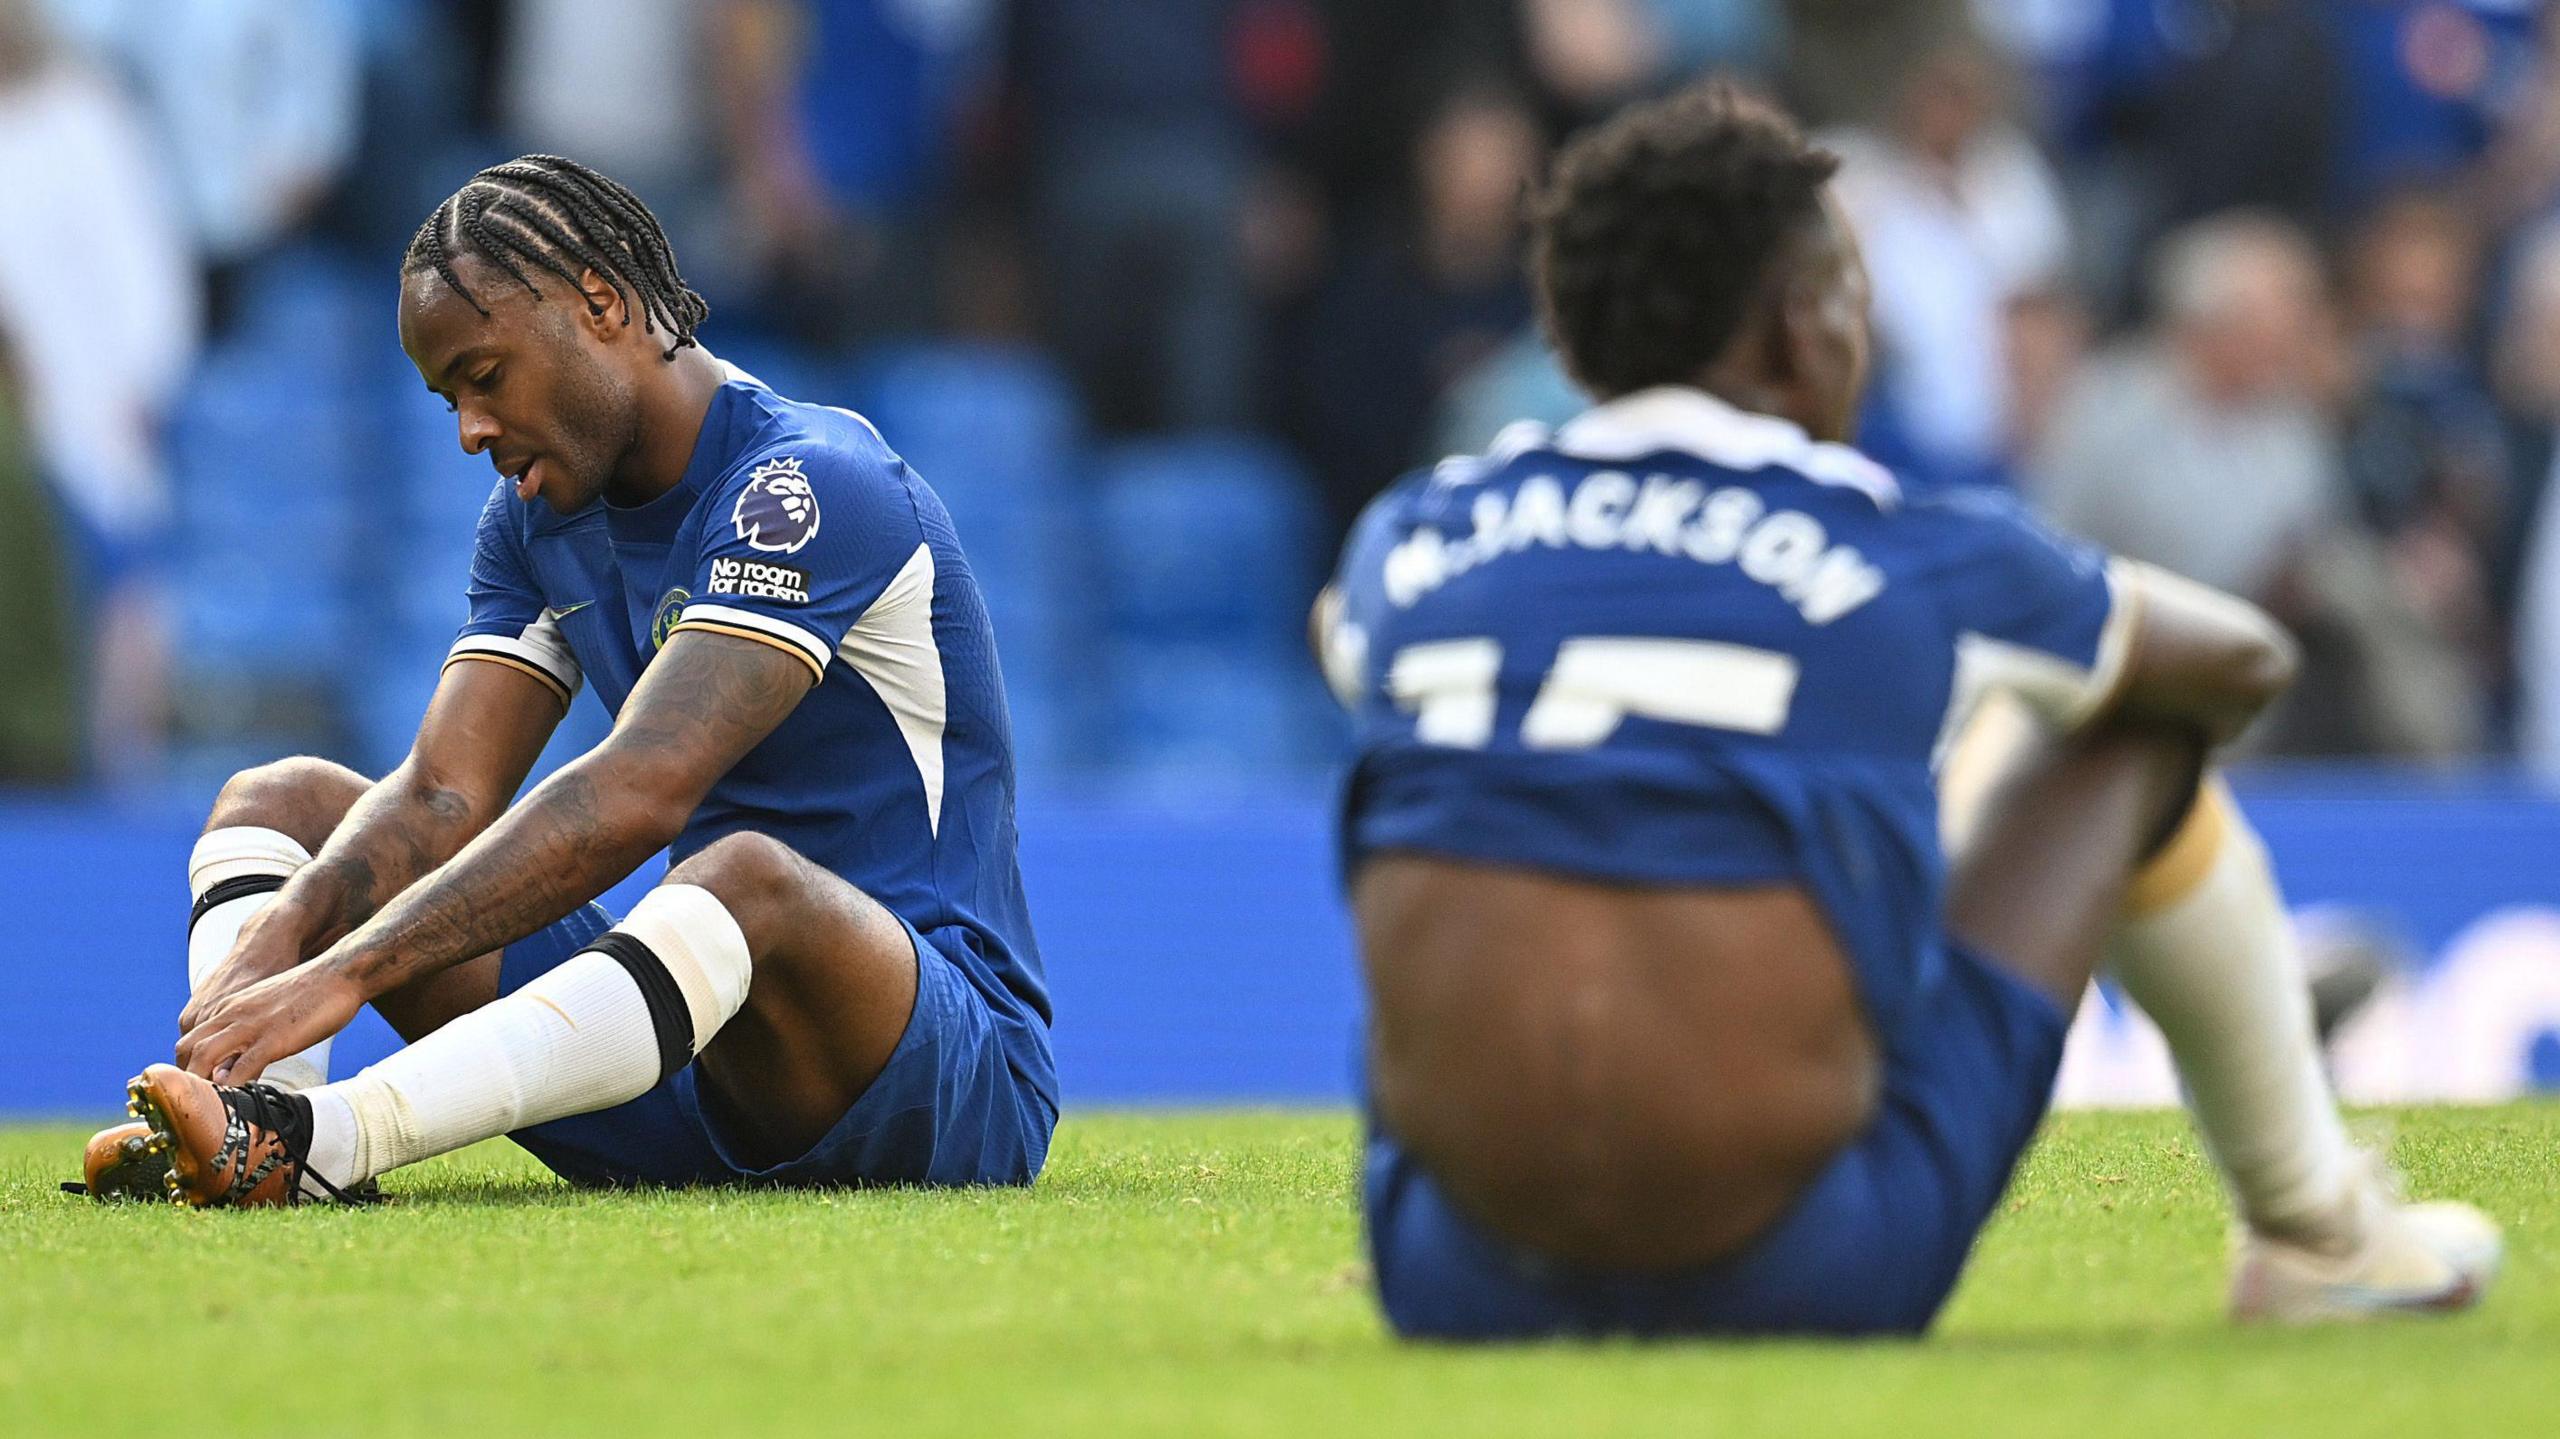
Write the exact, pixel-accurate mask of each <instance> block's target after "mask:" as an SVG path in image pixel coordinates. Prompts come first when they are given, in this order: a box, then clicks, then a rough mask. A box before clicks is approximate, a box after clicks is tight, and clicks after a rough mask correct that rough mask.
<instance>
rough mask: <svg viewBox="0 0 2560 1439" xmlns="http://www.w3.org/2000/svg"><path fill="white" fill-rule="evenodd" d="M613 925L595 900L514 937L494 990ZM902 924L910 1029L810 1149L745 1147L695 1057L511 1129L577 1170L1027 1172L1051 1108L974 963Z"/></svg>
mask: <svg viewBox="0 0 2560 1439" xmlns="http://www.w3.org/2000/svg"><path fill="white" fill-rule="evenodd" d="M900 923H901V924H905V921H904V920H901V921H900ZM612 927H613V917H612V916H611V915H609V914H607V913H606V912H605V911H604V910H603V908H601V907H600V906H597V905H593V904H590V905H587V906H585V907H584V908H582V909H580V910H579V911H577V912H576V913H574V914H572V915H570V916H569V917H568V918H566V919H563V920H561V921H560V922H559V923H557V924H554V925H552V926H551V927H549V928H548V929H545V930H543V931H541V932H540V933H537V934H535V935H533V936H531V937H529V938H527V939H523V940H520V941H518V942H516V943H515V944H511V945H509V946H507V949H506V952H505V954H504V955H503V956H502V958H501V961H500V963H499V966H498V992H499V994H501V995H508V994H513V993H515V992H516V991H517V990H519V989H522V988H523V987H524V986H525V985H526V984H528V983H530V982H531V981H532V979H533V978H534V976H536V975H539V974H542V973H544V972H545V971H547V970H550V969H551V968H553V967H554V966H556V965H558V964H560V963H561V962H563V961H564V960H566V959H568V958H569V957H570V956H571V955H573V954H576V953H577V952H578V951H580V950H582V949H585V948H586V947H587V946H588V945H591V944H593V943H594V942H595V941H596V939H597V937H599V936H600V935H602V934H603V933H604V932H605V931H606V930H608V929H611V928H612ZM906 930H907V937H908V939H909V940H911V941H912V942H913V943H914V945H915V950H916V1004H915V1012H914V1013H913V1014H912V1015H911V1016H910V1017H909V1018H908V1020H907V1029H906V1033H905V1034H904V1035H902V1036H901V1037H900V1038H899V1040H898V1046H897V1048H896V1049H895V1050H893V1051H891V1052H890V1055H889V1062H888V1064H887V1066H886V1067H884V1068H883V1069H882V1070H881V1071H880V1076H879V1078H877V1079H874V1080H872V1081H871V1087H870V1088H869V1089H866V1090H864V1091H863V1092H862V1097H861V1098H860V1099H858V1100H856V1101H855V1102H854V1104H853V1107H852V1108H850V1109H848V1110H846V1111H845V1113H844V1117H843V1118H842V1119H839V1120H837V1121H836V1123H835V1127H834V1128H832V1129H830V1130H828V1131H827V1133H826V1135H825V1136H824V1137H823V1138H821V1139H820V1140H819V1141H818V1142H817V1143H816V1144H814V1145H812V1146H811V1147H810V1148H809V1150H808V1152H807V1153H805V1154H802V1155H799V1156H798V1157H796V1158H793V1159H791V1160H788V1161H786V1162H784V1163H782V1164H777V1165H766V1166H757V1165H753V1164H749V1163H746V1162H744V1161H742V1160H740V1159H739V1158H738V1155H739V1154H740V1152H741V1151H742V1148H743V1147H744V1146H743V1145H742V1143H741V1142H740V1140H739V1139H738V1138H737V1137H735V1136H732V1135H731V1134H729V1133H727V1132H725V1130H724V1127H723V1125H722V1123H721V1121H720V1119H719V1116H718V1113H717V1106H714V1107H712V1108H708V1109H707V1108H705V1106H704V1105H703V1103H702V1097H701V1094H700V1092H699V1090H698V1089H697V1087H696V1086H697V1076H698V1073H699V1070H698V1067H697V1066H694V1065H687V1066H685V1067H684V1068H683V1069H681V1070H678V1071H677V1072H676V1073H675V1074H674V1075H673V1076H671V1077H669V1078H667V1079H665V1080H662V1081H660V1082H659V1084H658V1086H657V1087H656V1088H655V1089H652V1090H650V1091H649V1092H648V1093H646V1094H644V1095H641V1096H640V1097H639V1098H638V1099H634V1100H632V1101H630V1102H629V1103H626V1104H618V1105H615V1106H614V1107H613V1108H611V1109H600V1110H597V1111H595V1112H594V1113H591V1114H579V1115H572V1116H571V1117H569V1118H567V1119H556V1120H553V1121H551V1122H550V1123H548V1124H537V1125H535V1126H533V1127H532V1128H530V1129H525V1130H521V1131H518V1132H517V1133H515V1134H513V1135H510V1136H508V1137H509V1138H511V1139H513V1140H515V1142H516V1143H518V1144H521V1145H523V1146H524V1147H525V1149H526V1150H528V1151H529V1152H531V1153H532V1155H533V1157H534V1158H536V1159H539V1160H541V1161H542V1162H543V1163H544V1164H545V1165H547V1166H549V1167H550V1169H551V1170H552V1172H553V1173H555V1174H558V1175H559V1176H560V1177H562V1178H564V1179H567V1180H569V1181H570V1182H571V1183H573V1184H589V1185H638V1184H660V1185H692V1184H773V1185H856V1184H933V1185H958V1184H1028V1183H1030V1182H1031V1181H1032V1180H1033V1179H1034V1178H1036V1177H1038V1175H1039V1173H1040V1166H1041V1164H1042V1162H1043V1161H1044V1160H1045V1159H1046V1158H1047V1157H1048V1152H1049V1136H1050V1133H1051V1131H1052V1130H1054V1129H1055V1128H1056V1127H1057V1122H1058V1113H1057V1108H1056V1106H1055V1105H1053V1104H1052V1103H1050V1101H1049V1100H1048V1098H1047V1097H1046V1095H1044V1094H1043V1093H1042V1092H1041V1089H1040V1087H1039V1086H1038V1085H1036V1084H1034V1083H1032V1082H1030V1081H1029V1080H1027V1079H1026V1078H1024V1077H1023V1076H1022V1075H1021V1074H1020V1073H1018V1072H1017V1070H1016V1068H1015V1065H1014V1062H1013V1057H1012V1053H1011V1051H1010V1049H1009V1048H1008V1042H1007V1038H1006V1033H1005V1027H1004V1026H1003V1025H1002V1024H1001V1023H1000V1022H999V1021H998V1019H997V1017H996V1014H995V1012H994V1010H993V1009H991V1008H990V1007H989V1005H988V1003H987V999H986V997H985V996H984V995H983V994H981V993H980V992H979V991H978V989H977V987H976V986H975V985H973V984H971V983H970V981H969V977H968V975H967V973H966V972H964V971H963V970H962V969H961V968H960V966H959V965H958V964H957V963H955V962H953V961H952V960H951V959H949V958H947V957H945V956H944V955H943V953H942V951H941V950H940V949H938V948H936V947H935V945H934V943H933V942H932V941H931V940H929V939H927V938H926V937H925V936H924V935H922V934H919V933H918V932H917V931H916V928H915V926H913V925H907V926H906ZM1041 1058H1045V1056H1041Z"/></svg>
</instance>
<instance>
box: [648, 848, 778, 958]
mask: <svg viewBox="0 0 2560 1439" xmlns="http://www.w3.org/2000/svg"><path fill="white" fill-rule="evenodd" d="M807 865H808V861H806V860H804V859H802V858H801V857H800V855H799V854H798V852H796V851H795V850H793V849H792V848H791V846H789V845H787V844H784V843H783V842H782V841H780V840H778V839H775V838H773V837H772V836H770V835H762V834H754V833H750V832H740V833H737V834H731V835H724V836H722V837H721V838H719V839H716V840H713V841H712V842H711V843H709V844H707V845H705V846H703V847H702V849H701V850H699V851H697V852H696V853H694V854H692V855H690V856H688V857H687V858H686V859H685V860H684V862H683V863H681V864H679V865H677V866H676V867H675V868H673V869H671V870H669V871H668V872H667V880H666V882H667V883H669V884H690V885H698V886H700V887H701V888H703V889H707V890H709V891H710V892H711V894H712V896H713V897H714V898H716V899H718V900H719V901H720V903H721V905H722V907H724V908H726V909H727V910H728V911H729V913H730V914H731V915H733V916H735V917H736V919H737V921H738V927H739V928H740V929H743V930H745V931H746V932H747V934H749V935H750V936H755V935H770V934H774V933H776V932H778V931H779V930H781V929H783V928H787V924H786V923H785V921H786V916H787V913H788V911H789V910H790V909H791V907H792V906H794V905H796V904H798V903H799V902H801V900H802V898H803V896H804V895H805V894H806V893H807V886H806V885H805V883H804V882H803V879H804V871H805V870H806V868H807Z"/></svg>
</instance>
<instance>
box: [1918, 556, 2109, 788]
mask: <svg viewBox="0 0 2560 1439" xmlns="http://www.w3.org/2000/svg"><path fill="white" fill-rule="evenodd" d="M2106 583H2107V618H2106V623H2105V624H2104V625H2103V626H2101V627H2100V629H2099V631H2098V651H2097V653H2096V654H2095V655H2093V656H2091V657H2090V662H2089V664H2088V665H2087V666H2086V667H2083V666H2080V665H2076V664H2073V663H2072V662H2071V661H2069V660H2066V659H2063V658H2062V657H2061V656H2059V655H2052V654H2047V653H2045V652H2044V651H2043V650H2040V649H2036V648H2034V647H2033V646H2030V645H2021V644H2012V643H2010V642H2009V641H2007V640H2000V639H1994V638H1992V637H1991V636H1989V635H1985V634H1977V633H1974V632H1973V631H1970V630H1968V631H1966V632H1965V633H1963V634H1960V635H1958V636H1956V666H1955V683H1954V685H1953V686H1952V687H1951V690H1950V692H1949V694H1948V697H1947V714H1946V719H1945V721H1944V722H1943V723H1942V724H1941V726H1940V727H1939V730H1938V742H1937V745H1936V748H1935V749H1934V751H1933V752H1932V753H1931V755H1930V760H1929V763H1930V767H1931V768H1932V769H1935V768H1937V767H1938V766H1939V765H1940V764H1941V763H1943V762H1944V761H1945V759H1946V757H1947V753H1948V751H1949V750H1950V749H1951V748H1952V747H1953V746H1954V744H1955V742H1956V739H1957V737H1958V736H1959V735H1961V734H1962V733H1963V732H1964V728H1965V726H1966V725H1967V724H1969V723H1971V722H1972V719H1973V715H1974V711H1975V710H1976V709H1977V708H1979V707H1980V705H1981V703H1982V701H1983V699H1984V698H1985V697H1986V696H1989V695H1992V694H2002V693H2005V694H2009V695H2014V696H2015V697H2017V699H2018V700H2019V701H2020V702H2021V703H2023V704H2025V705H2026V706H2027V708H2028V709H2030V710H2032V711H2034V712H2035V714H2036V716H2037V717H2038V718H2040V719H2042V720H2043V721H2044V722H2045V723H2046V724H2049V725H2051V726H2053V727H2054V728H2056V729H2059V730H2061V731H2062V732H2063V733H2065V734H2069V733H2071V732H2072V731H2075V730H2077V729H2079V728H2080V727H2081V726H2083V725H2085V724H2087V723H2089V722H2090V721H2091V720H2093V719H2096V718H2097V717H2098V715H2099V713H2100V712H2101V711H2103V710H2104V709H2105V708H2106V707H2107V705H2108V703H2109V702H2110V701H2111V700H2113V699H2114V698H2115V693H2116V689H2117V687H2118V686H2119V685H2121V684H2122V683H2123V681H2124V671H2125V665H2126V663H2127V662H2128V661H2129V660H2130V659H2131V657H2132V654H2133V639H2134V633H2135V631H2136V629H2137V628H2138V627H2139V626H2140V623H2141V614H2142V599H2141V588H2140V585H2139V583H2138V581H2137V580H2136V578H2135V568H2134V566H2133V565H2132V564H2131V562H2129V561H2126V560H2121V559H2111V560H2109V561H2108V562H2107V575H2106Z"/></svg>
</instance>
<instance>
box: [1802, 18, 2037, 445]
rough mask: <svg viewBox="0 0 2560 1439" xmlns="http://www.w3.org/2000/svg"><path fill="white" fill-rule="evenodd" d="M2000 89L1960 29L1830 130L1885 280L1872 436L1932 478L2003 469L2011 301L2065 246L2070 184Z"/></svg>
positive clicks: (1840, 187)
mask: <svg viewBox="0 0 2560 1439" xmlns="http://www.w3.org/2000/svg"><path fill="white" fill-rule="evenodd" d="M2001 100H2002V97H2001V90H2000V76H1999V73H1998V71H1997V69H1996V68H1995V65H1994V62H1993V60H1992V57H1991V55H1990V54H1989V52H1988V51H1986V50H1985V49H1984V48H1983V47H1982V46H1981V45H1980V43H1979V42H1977V41H1975V40H1974V39H1972V38H1971V37H1970V36H1962V35H1960V36H1957V37H1955V38H1951V39H1948V40H1945V41H1943V42H1941V43H1939V44H1938V45H1937V46H1935V47H1934V48H1932V49H1931V50H1929V51H1928V52H1927V53H1926V54H1924V55H1922V56H1920V57H1918V59H1917V61H1916V63H1914V64H1912V65H1911V66H1910V68H1909V69H1908V70H1906V71H1905V72H1903V75H1902V78H1901V81H1900V86H1899V89H1898V91H1897V92H1896V100H1895V103H1894V105H1893V106H1892V108H1891V111H1890V113H1889V115H1888V118H1887V119H1886V121H1885V123H1884V125H1883V127H1882V128H1879V129H1864V128H1853V129H1849V130H1846V131H1841V132H1838V133H1837V134H1835V135H1832V136H1827V137H1826V141H1827V143H1828V144H1830V146H1831V147H1832V148H1833V149H1834V150H1836V151H1838V152H1839V154H1840V155H1841V158H1842V165H1841V170H1840V178H1839V182H1838V184H1837V186H1836V187H1835V192H1836V193H1837V194H1838V195H1839V197H1840V203H1841V206H1842V208H1843V209H1845V210H1846V211H1847V212H1848V215H1849V220H1850V224H1851V225H1852V226H1853V227H1854V228H1855V229H1856V230H1857V232H1858V235H1859V239H1860V241H1861V242H1862V243H1863V245H1864V247H1865V251H1866V255H1867V268H1868V271H1869V273H1870V275H1871V277H1872V281H1873V284H1874V290H1875V333H1876V341H1877V359H1876V366H1877V371H1876V383H1875V385H1874V387H1873V392H1872V394H1873V398H1872V399H1871V400H1870V415H1871V418H1870V422H1869V425H1868V427H1867V433H1866V434H1865V436H1864V437H1863V440H1862V443H1863V444H1864V446H1865V448H1866V449H1867V450H1868V452H1869V453H1871V454H1874V455H1876V457H1877V458H1878V459H1879V460H1881V461H1883V462H1884V463H1886V464H1888V465H1891V466H1892V467H1893V468H1894V470H1895V471H1896V472H1897V473H1898V474H1900V475H1901V476H1902V477H1903V478H1904V480H1905V481H1906V483H1910V484H1913V485H1915V486H1918V487H1922V488H1927V487H1935V486H1945V485H1961V484H1997V483H2003V482H2005V481H2006V479H2007V475H2008V461H2009V453H2008V445H2009V439H2010V435H2011V432H2012V421H2011V416H2010V413H2009V403H2010V383H2011V374H2010V358H2009V349H2010V343H2009V335H2008V329H2009V317H2010V312H2011V309H2012V307H2013V306H2015V305H2017V304H2019V303H2020V302H2021V301H2024V300H2026V299H2028V298H2030V297H2033V296H2035V295H2037V294H2039V293H2041V292H2043V291H2045V290H2047V289H2049V288H2051V287H2052V286H2053V285H2054V284H2056V283H2057V282H2058V281H2059V280H2060V278H2061V275H2062V270H2063V262H2064V259H2065V256H2066V253H2067V250H2068V242H2069V232H2068V230H2067V228H2066V225H2065V221H2064V217H2063V210H2062V199H2061V191H2060V188H2059V186H2058V185H2057V184H2056V182H2055V180H2054V177H2053V174H2052V171H2051V170H2050V169H2048V168H2047V166H2046V165H2045V162H2044V158H2043V156H2041V155H2040V154H2038V153H2037V150H2036V147H2035V144H2034V142H2033V141H2031V140H2030V139H2029V138H2028V137H2027V136H2026V135H2025V134H2024V133H2023V132H2022V131H2020V130H2019V129H2018V128H2017V127H2016V126H2015V125H2014V124H2012V123H2010V122H2009V121H2008V120H2007V119H2006V118H2005V117H2004V116H2003V113H2002V105H2001Z"/></svg>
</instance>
